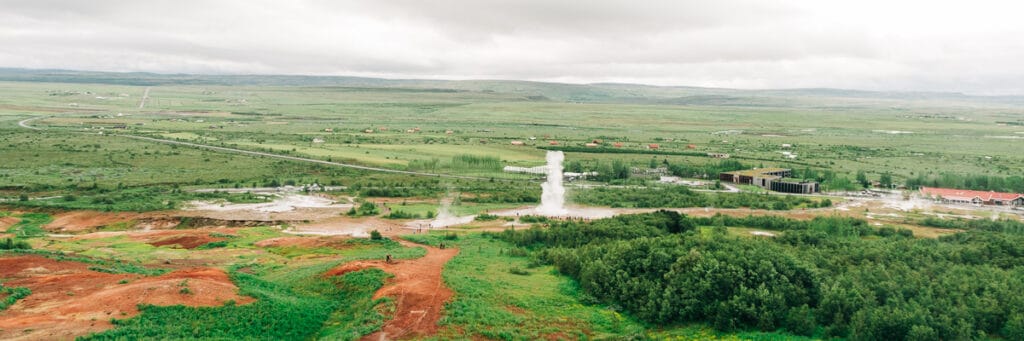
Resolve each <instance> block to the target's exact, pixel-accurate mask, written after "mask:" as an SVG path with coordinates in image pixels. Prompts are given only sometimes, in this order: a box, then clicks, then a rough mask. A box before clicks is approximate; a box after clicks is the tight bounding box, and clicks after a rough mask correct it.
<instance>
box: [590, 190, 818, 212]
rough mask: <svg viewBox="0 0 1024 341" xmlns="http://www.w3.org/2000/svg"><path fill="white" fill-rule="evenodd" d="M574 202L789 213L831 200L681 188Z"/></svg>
mask: <svg viewBox="0 0 1024 341" xmlns="http://www.w3.org/2000/svg"><path fill="white" fill-rule="evenodd" d="M572 196H573V202H576V203H580V204H584V205H599V206H611V207H635V208H656V207H718V208H740V207H748V208H752V209H767V210H789V209H793V208H798V207H809V208H815V207H829V206H832V201H831V200H830V199H821V200H819V199H811V198H808V197H803V196H789V195H769V194H754V193H705V192H695V191H692V190H690V189H688V188H686V187H684V186H664V187H649V188H628V187H627V188H607V187H598V188H592V189H588V190H585V191H574V192H572Z"/></svg>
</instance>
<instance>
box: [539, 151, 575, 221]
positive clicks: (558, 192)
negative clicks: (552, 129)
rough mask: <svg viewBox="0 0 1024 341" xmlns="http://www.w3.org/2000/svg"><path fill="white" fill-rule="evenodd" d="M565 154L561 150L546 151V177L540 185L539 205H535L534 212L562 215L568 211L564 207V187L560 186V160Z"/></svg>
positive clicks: (545, 214)
mask: <svg viewBox="0 0 1024 341" xmlns="http://www.w3.org/2000/svg"><path fill="white" fill-rule="evenodd" d="M563 160H565V154H563V153H562V152H561V151H548V155H547V161H548V167H547V168H548V179H547V181H545V182H544V183H542V184H541V185H540V187H541V189H543V190H544V191H543V193H542V194H541V196H540V206H537V209H536V213H537V214H540V215H544V216H564V215H566V214H567V213H568V211H567V210H566V209H565V187H564V186H562V161H563Z"/></svg>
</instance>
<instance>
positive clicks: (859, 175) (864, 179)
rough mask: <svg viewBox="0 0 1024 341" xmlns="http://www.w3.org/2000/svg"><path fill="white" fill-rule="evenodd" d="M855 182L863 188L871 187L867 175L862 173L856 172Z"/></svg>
mask: <svg viewBox="0 0 1024 341" xmlns="http://www.w3.org/2000/svg"><path fill="white" fill-rule="evenodd" d="M857 182H859V183H860V185H861V186H863V187H864V188H868V187H871V183H870V182H868V175H867V174H864V171H857Z"/></svg>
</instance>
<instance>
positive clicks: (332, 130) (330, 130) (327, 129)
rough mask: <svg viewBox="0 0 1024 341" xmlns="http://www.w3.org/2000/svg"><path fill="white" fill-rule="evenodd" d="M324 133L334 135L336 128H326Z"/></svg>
mask: <svg viewBox="0 0 1024 341" xmlns="http://www.w3.org/2000/svg"><path fill="white" fill-rule="evenodd" d="M324 132H328V133H333V132H334V128H324Z"/></svg>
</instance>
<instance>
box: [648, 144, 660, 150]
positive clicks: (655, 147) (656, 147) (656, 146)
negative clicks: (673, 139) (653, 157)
mask: <svg viewBox="0 0 1024 341" xmlns="http://www.w3.org/2000/svg"><path fill="white" fill-rule="evenodd" d="M658 148H661V146H659V145H658V144H657V143H651V144H649V145H647V149H658Z"/></svg>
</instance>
